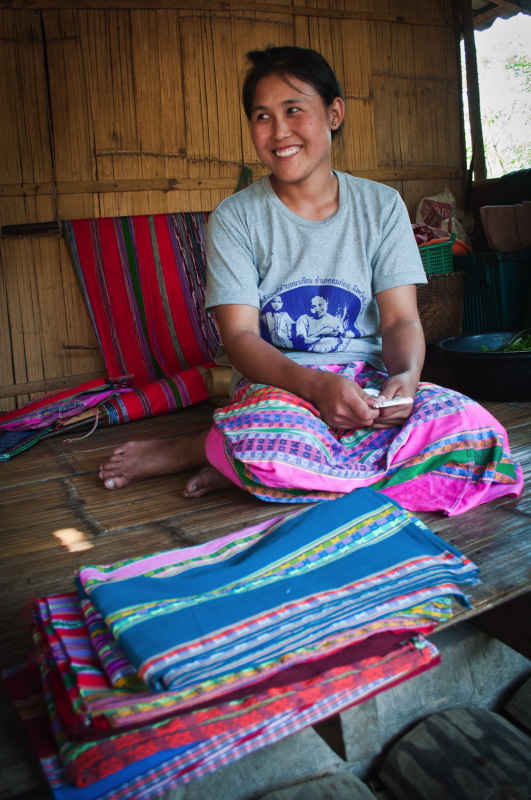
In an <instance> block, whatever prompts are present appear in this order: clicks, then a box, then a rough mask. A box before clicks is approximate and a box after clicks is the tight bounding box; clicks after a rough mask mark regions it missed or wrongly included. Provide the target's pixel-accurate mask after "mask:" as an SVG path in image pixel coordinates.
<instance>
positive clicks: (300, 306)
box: [260, 282, 363, 353]
mask: <svg viewBox="0 0 531 800" xmlns="http://www.w3.org/2000/svg"><path fill="white" fill-rule="evenodd" d="M341 283H343V282H341ZM289 286H290V288H289V289H287V288H286V286H285V285H284V286H281V287H279V291H278V293H277V294H274V295H272V296H271V295H270V296H269V298H264V300H265V302H264V304H263V306H262V310H261V313H260V329H261V330H260V334H261V336H262V338H263V339H265V340H266V341H268V342H270V343H271V344H274V345H275V346H276V347H283V348H287V349H293V350H307V351H309V352H312V353H338V352H341V351H342V350H348V349H349V347H350V345H351V340H352V339H354V338H357V337H359V336H362V335H363V333H362V331H360V330H359V329H358V328H357V327H356V322H357V319H358V316H359V313H360V309H361V299H360V296H359V295H358V294H357V293H356V292H355V291H354V289H353V287H348V288H344V287H343V286H338V285H335V284H334V285H325V284H321V283H318V284H317V283H313V282H312V283H311V284H308V283H306V282H300V283H299V282H297V285H296V286H293V288H292V285H289Z"/></svg>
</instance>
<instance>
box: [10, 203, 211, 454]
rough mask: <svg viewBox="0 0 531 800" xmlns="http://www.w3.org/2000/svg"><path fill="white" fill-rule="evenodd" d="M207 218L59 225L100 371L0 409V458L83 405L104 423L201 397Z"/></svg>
mask: <svg viewBox="0 0 531 800" xmlns="http://www.w3.org/2000/svg"><path fill="white" fill-rule="evenodd" d="M207 220H208V215H207V214H206V213H204V212H193V213H179V214H155V215H143V216H133V217H107V218H103V219H79V220H72V221H67V222H65V223H64V229H63V232H64V237H65V241H66V244H67V247H68V251H69V253H70V256H71V260H72V264H73V267H74V270H75V272H76V275H77V278H78V281H79V285H80V287H81V291H82V294H83V297H84V299H85V302H86V305H87V309H88V312H89V315H90V318H91V320H92V324H93V327H94V331H95V333H96V336H97V339H98V343H99V347H100V350H101V353H102V356H103V359H104V361H105V367H106V370H107V376H108V377H107V378H103V379H102V380H97V381H92V382H89V383H87V384H83V385H82V386H77V387H73V388H71V389H68V390H64V389H63V390H61V391H59V392H55V393H53V394H48V395H46V396H44V397H42V398H37V399H36V400H32V401H31V402H30V403H28V404H27V405H26V406H24V407H23V408H19V409H16V410H14V411H10V412H8V413H7V414H4V415H2V416H0V461H7V460H8V459H9V458H12V457H13V456H15V455H17V454H18V453H20V452H22V451H23V450H25V449H27V448H28V447H30V446H32V445H33V444H36V443H37V442H38V441H39V440H40V439H41V438H43V437H44V436H46V435H48V434H50V433H53V432H55V430H57V429H58V428H59V427H62V426H64V425H65V424H67V422H68V420H69V419H72V418H73V417H75V416H76V415H79V413H80V412H81V411H83V410H85V409H87V408H94V407H95V406H97V410H98V421H99V424H103V425H114V424H118V423H124V422H132V421H133V420H136V419H142V418H144V417H153V416H157V415H159V414H167V413H168V412H170V411H176V410H177V409H179V408H185V407H186V406H190V405H193V404H194V403H199V402H201V401H202V400H206V399H207V398H208V396H209V394H208V390H207V385H206V376H207V370H208V368H209V367H213V366H215V363H214V361H213V357H214V354H215V353H216V351H217V349H218V346H219V341H220V339H219V333H218V329H217V326H216V322H215V319H214V317H212V316H211V315H209V314H207V313H206V311H205V310H204V298H205V281H206V259H205V237H206V226H207ZM125 376H128V378H127V379H125ZM82 424H83V423H82Z"/></svg>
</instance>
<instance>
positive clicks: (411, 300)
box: [375, 285, 426, 427]
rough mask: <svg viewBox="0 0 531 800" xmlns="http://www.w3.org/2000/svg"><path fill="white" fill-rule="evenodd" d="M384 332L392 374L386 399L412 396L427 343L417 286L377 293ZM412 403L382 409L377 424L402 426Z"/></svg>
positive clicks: (387, 363) (386, 360)
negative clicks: (420, 314) (421, 318)
mask: <svg viewBox="0 0 531 800" xmlns="http://www.w3.org/2000/svg"><path fill="white" fill-rule="evenodd" d="M376 302H377V303H378V310H379V312H380V326H381V331H382V355H383V359H384V363H385V367H386V370H387V373H388V375H389V377H388V378H387V380H386V381H385V383H384V385H383V387H382V394H383V395H384V396H385V397H386V398H387V399H389V400H390V399H392V398H393V397H395V396H396V395H401V396H402V397H413V396H414V394H415V392H416V390H417V386H418V383H419V380H420V373H421V370H422V367H423V365H424V358H425V353H426V345H425V339H424V332H423V330H422V324H421V322H420V318H419V314H418V309H417V290H416V287H415V286H414V285H410V286H398V287H396V288H394V289H388V290H386V291H385V292H380V293H379V294H378V295H376ZM411 409H412V406H411V404H409V405H407V406H392V407H390V408H387V409H382V411H381V414H380V417H379V419H378V421H377V423H375V427H387V426H389V425H399V424H401V423H402V422H404V420H406V419H407V418H408V417H409V415H410V414H411Z"/></svg>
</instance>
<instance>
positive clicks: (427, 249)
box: [419, 233, 455, 275]
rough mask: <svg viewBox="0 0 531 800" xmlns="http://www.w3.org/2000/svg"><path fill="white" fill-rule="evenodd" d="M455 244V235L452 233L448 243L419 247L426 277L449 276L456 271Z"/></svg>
mask: <svg viewBox="0 0 531 800" xmlns="http://www.w3.org/2000/svg"><path fill="white" fill-rule="evenodd" d="M454 242H455V233H452V235H451V236H450V238H449V239H448V241H447V242H439V243H438V244H421V245H419V253H420V257H421V259H422V264H423V266H424V271H425V272H426V275H447V274H448V273H449V272H453V271H454V259H453V255H452V245H453V243H454Z"/></svg>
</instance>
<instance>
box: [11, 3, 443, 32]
mask: <svg viewBox="0 0 531 800" xmlns="http://www.w3.org/2000/svg"><path fill="white" fill-rule="evenodd" d="M0 8H9V9H23V10H25V11H28V10H33V11H35V10H45V11H50V10H71V9H76V10H81V9H85V10H91V11H94V10H104V11H110V10H116V11H129V10H139V9H149V10H151V11H153V10H156V9H159V10H168V9H173V10H177V11H208V12H214V11H217V12H219V11H222V12H231V11H243V12H252V13H259V14H271V15H276V14H282V15H284V14H292V15H294V16H302V17H309V16H311V17H328V18H330V19H339V20H346V19H351V20H369V21H376V22H395V23H400V24H403V25H420V26H424V25H430V26H431V25H438V26H443V27H448V26H451V25H452V22H451V20H449V19H448V18H447V17H446V16H442V17H441V16H438V17H422V16H404V15H402V14H384V13H379V12H373V11H354V10H350V9H331V8H318V7H311V6H307V5H302V4H301V5H299V4H294V3H286V4H285V5H283V4H281V3H254V2H252V0H110V1H109V2H107V0H0Z"/></svg>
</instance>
